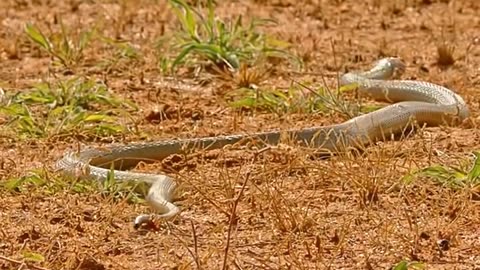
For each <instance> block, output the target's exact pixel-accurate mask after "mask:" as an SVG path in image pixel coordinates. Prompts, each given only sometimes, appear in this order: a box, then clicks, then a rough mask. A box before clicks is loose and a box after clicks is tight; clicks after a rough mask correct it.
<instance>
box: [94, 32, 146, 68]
mask: <svg viewBox="0 0 480 270" xmlns="http://www.w3.org/2000/svg"><path fill="white" fill-rule="evenodd" d="M100 39H101V40H102V41H103V42H104V43H105V44H107V45H108V46H109V47H111V48H112V49H113V50H109V51H110V52H111V53H110V55H109V56H108V57H106V58H105V59H102V60H101V61H100V62H99V64H98V66H99V67H100V68H101V69H102V70H104V71H105V73H106V74H110V73H111V72H112V71H114V70H123V69H128V67H129V66H131V63H132V61H133V62H135V61H139V60H141V59H142V55H141V54H140V52H139V50H138V49H137V48H135V47H134V46H133V45H132V44H131V43H129V42H126V41H118V40H114V39H112V38H108V37H104V36H102V37H100Z"/></svg>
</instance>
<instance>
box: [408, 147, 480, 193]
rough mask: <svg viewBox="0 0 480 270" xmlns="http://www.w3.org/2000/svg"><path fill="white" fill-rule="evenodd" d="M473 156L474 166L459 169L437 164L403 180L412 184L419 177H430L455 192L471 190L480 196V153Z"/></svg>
mask: <svg viewBox="0 0 480 270" xmlns="http://www.w3.org/2000/svg"><path fill="white" fill-rule="evenodd" d="M473 154H474V160H473V164H466V165H461V166H458V167H457V166H445V165H439V164H435V165H432V166H428V167H425V168H423V169H420V170H417V171H414V172H412V173H410V174H408V175H406V176H405V177H404V178H403V180H404V181H405V182H406V183H410V182H412V181H413V180H414V179H415V178H417V177H428V178H430V179H432V180H434V181H435V182H437V183H439V184H441V185H443V186H446V187H448V188H452V189H454V190H459V189H464V188H471V189H472V190H474V192H475V193H477V195H480V152H478V151H474V152H473ZM468 167H470V168H468ZM475 190H476V191H475Z"/></svg>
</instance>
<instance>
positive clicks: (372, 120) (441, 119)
mask: <svg viewBox="0 0 480 270" xmlns="http://www.w3.org/2000/svg"><path fill="white" fill-rule="evenodd" d="M404 69H405V65H404V63H403V62H402V61H401V60H400V59H398V58H393V57H390V58H383V59H381V60H379V61H378V62H377V63H376V64H375V65H374V66H373V67H372V68H371V69H370V70H369V71H366V72H350V73H346V74H344V75H342V76H341V77H340V80H339V82H340V85H350V84H355V85H356V87H357V89H358V91H359V92H360V93H361V94H362V93H363V94H368V95H370V96H372V97H373V98H374V99H375V100H381V101H388V102H390V103H394V104H390V105H388V106H386V107H384V108H382V109H379V110H376V111H374V112H370V113H367V114H363V115H360V116H357V117H354V118H352V119H350V120H348V121H346V122H343V123H340V124H334V125H329V126H321V127H312V128H305V129H298V130H287V131H271V132H261V133H255V134H248V135H247V134H241V135H227V136H217V137H205V138H193V139H179V140H165V141H157V142H141V143H131V144H127V145H110V146H106V147H104V148H102V149H95V148H87V149H84V150H81V151H79V152H73V151H72V152H67V153H66V154H65V155H64V156H63V158H62V159H60V160H59V161H58V162H57V166H58V168H59V169H60V170H61V171H63V172H64V173H66V174H71V175H72V174H73V175H78V170H79V169H81V170H82V172H84V176H87V177H91V178H94V179H97V180H100V181H103V180H105V179H107V177H108V173H109V172H110V171H111V169H109V168H110V167H111V165H112V163H113V164H114V166H115V170H114V178H115V180H116V181H126V180H136V181H142V182H146V183H147V184H149V185H150V189H149V191H148V194H147V195H146V200H147V202H148V203H149V204H150V206H151V207H152V208H153V209H154V210H155V214H150V215H149V214H141V215H139V216H137V218H136V219H135V226H136V227H138V226H139V225H140V224H143V223H145V222H148V221H150V220H151V219H152V218H170V217H173V216H175V215H177V214H178V213H179V212H180V209H179V208H178V207H177V206H176V205H175V204H173V203H172V199H173V196H174V194H175V190H176V188H177V183H176V182H175V181H174V179H173V178H172V177H170V176H167V175H160V174H145V173H136V172H130V171H123V170H119V169H118V168H119V165H121V166H122V167H126V168H128V167H133V166H135V164H137V163H138V162H139V161H140V160H162V159H163V158H165V157H167V156H169V155H172V154H176V153H182V152H184V151H185V150H193V149H203V150H210V149H218V148H222V147H223V146H225V145H229V144H234V143H237V142H239V141H242V140H244V139H247V138H256V139H260V140H263V141H264V142H265V143H266V144H269V145H275V144H277V143H278V142H279V141H280V138H281V136H282V134H287V135H289V136H292V137H293V138H295V139H296V140H297V141H299V142H304V143H308V145H309V146H312V147H315V148H318V149H323V150H326V151H330V152H334V153H335V152H338V151H341V150H342V149H343V150H345V149H347V148H359V147H364V146H367V145H368V144H370V143H372V142H375V141H380V140H384V139H385V138H388V137H389V136H391V135H394V134H399V133H402V132H403V131H404V130H405V128H407V127H408V126H411V124H412V120H415V121H416V123H417V124H419V125H420V126H422V125H427V126H438V125H442V124H449V125H452V124H453V125H455V124H458V123H460V122H461V121H462V120H464V119H465V118H467V117H468V116H469V110H468V107H467V106H466V104H465V102H464V100H463V99H462V97H460V96H459V95H457V94H455V93H454V92H453V91H451V90H449V89H447V88H445V87H442V86H439V85H435V84H432V83H429V82H423V81H414V80H387V79H389V78H392V76H393V75H395V74H400V73H402V72H403V71H404Z"/></svg>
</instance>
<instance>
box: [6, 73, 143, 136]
mask: <svg viewBox="0 0 480 270" xmlns="http://www.w3.org/2000/svg"><path fill="white" fill-rule="evenodd" d="M5 99H6V101H4V104H5V106H2V107H0V112H1V113H2V114H4V115H5V117H6V119H7V122H6V124H7V125H8V126H9V127H11V128H12V129H13V130H14V131H15V132H16V133H17V134H19V135H20V136H19V137H21V138H32V137H34V138H42V137H50V136H69V135H77V136H82V137H86V138H94V137H99V136H100V137H103V136H111V135H117V134H120V133H123V132H125V131H126V130H125V126H124V125H122V124H120V123H119V121H118V116H120V115H121V114H122V113H125V110H135V109H136V106H135V105H134V104H133V103H131V102H128V101H126V100H123V99H120V98H119V97H116V96H115V95H113V94H112V93H111V92H109V91H108V89H107V87H106V86H105V85H104V84H102V83H98V82H95V81H94V80H91V79H85V78H83V77H77V78H73V79H68V80H64V81H63V80H58V81H55V82H53V83H49V82H45V83H40V84H37V85H35V86H34V87H33V89H31V90H28V91H23V92H19V93H15V94H13V95H9V96H8V97H6V98H5ZM105 107H106V108H105ZM104 108H105V109H104Z"/></svg>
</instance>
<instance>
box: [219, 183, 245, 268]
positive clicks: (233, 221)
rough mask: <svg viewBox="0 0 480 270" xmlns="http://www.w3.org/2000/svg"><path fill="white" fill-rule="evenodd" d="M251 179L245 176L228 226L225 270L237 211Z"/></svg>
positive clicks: (224, 259)
mask: <svg viewBox="0 0 480 270" xmlns="http://www.w3.org/2000/svg"><path fill="white" fill-rule="evenodd" d="M249 178H250V174H247V175H246V176H245V180H244V181H243V185H242V189H241V190H240V192H239V193H238V196H237V199H235V201H234V203H233V207H232V212H231V214H230V220H229V224H228V234H227V244H226V245H225V253H224V257H223V266H222V269H223V270H226V269H227V260H228V251H229V249H230V239H231V234H232V229H233V224H234V223H235V220H236V211H237V206H238V202H239V201H240V198H241V197H242V195H243V191H244V190H245V187H246V186H247V183H248V179H249Z"/></svg>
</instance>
